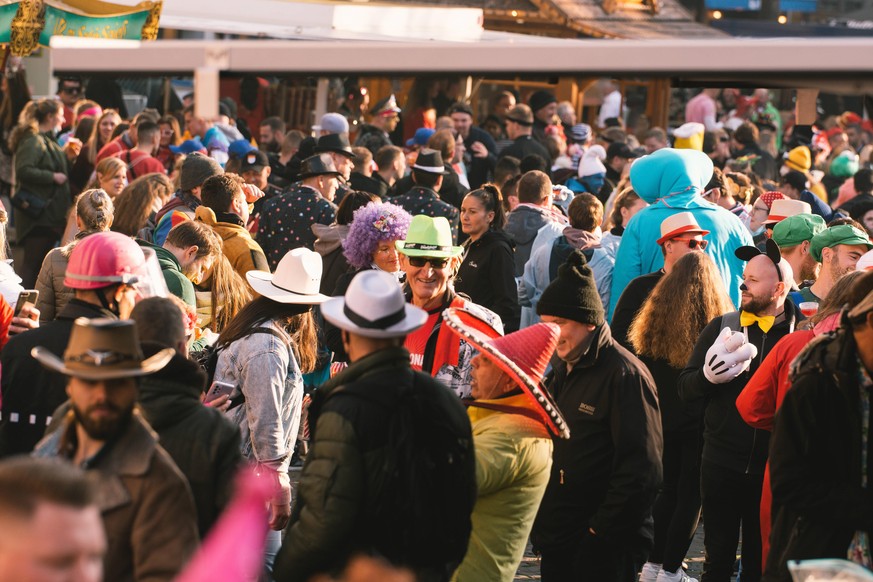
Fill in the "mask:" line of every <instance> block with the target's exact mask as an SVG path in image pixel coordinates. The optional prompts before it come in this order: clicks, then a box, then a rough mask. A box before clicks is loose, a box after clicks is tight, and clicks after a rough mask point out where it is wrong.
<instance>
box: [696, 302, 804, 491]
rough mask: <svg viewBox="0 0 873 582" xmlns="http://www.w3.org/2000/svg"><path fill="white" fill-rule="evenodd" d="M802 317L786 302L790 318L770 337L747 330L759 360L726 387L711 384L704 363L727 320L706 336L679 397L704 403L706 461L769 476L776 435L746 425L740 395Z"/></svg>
mask: <svg viewBox="0 0 873 582" xmlns="http://www.w3.org/2000/svg"><path fill="white" fill-rule="evenodd" d="M728 315H730V314H728ZM799 315H800V314H799V312H798V311H797V308H796V307H795V306H794V303H792V302H791V301H786V302H785V318H784V319H783V320H782V321H781V322H779V323H777V324H775V325H774V326H773V327H772V328H771V329H770V331H769V332H768V333H764V332H763V331H761V328H760V327H758V326H757V325H753V326H751V327H748V328H746V329H747V330H748V339H749V342H751V343H753V344H755V346H757V348H758V356H757V357H756V358H755V359H754V360H753V361H752V364H751V365H750V366H749V369H748V370H746V371H745V372H743V373H742V374H740V375H739V376H737V377H736V378H734V379H733V380H732V381H730V382H727V383H725V384H712V383H710V382H709V380H707V379H706V376H704V375H703V364H704V361H705V360H706V352H707V351H708V350H709V348H710V347H712V344H713V343H715V340H716V338H718V335H719V333H721V330H722V329H723V328H725V327H728V326H726V325H724V323H723V321H722V318H721V317H716V318H715V319H713V320H712V321H710V322H709V324H707V326H706V327H705V328H703V331H702V332H700V337H699V338H698V339H697V343H696V344H695V345H694V352H692V354H691V358H690V359H689V360H688V365H687V366H685V369H684V370H682V373H681V374H680V375H679V397H680V398H682V400H683V401H685V402H686V403H689V404H691V403H694V401H696V400H703V407H704V424H703V427H704V428H703V460H704V461H707V462H710V463H713V464H716V465H719V466H721V467H725V468H727V469H730V470H732V471H736V472H738V473H748V474H752V475H763V474H764V465H766V463H767V447H768V445H769V441H770V433H769V431H766V430H759V429H754V428H752V427H750V426H749V425H748V424H746V423H745V421H744V420H743V419H742V417H741V416H740V413H739V411H737V396H739V395H740V392H742V390H743V388H744V387H745V386H746V383H747V382H748V381H749V378H751V377H752V375H753V374H754V373H755V371H756V370H757V369H758V366H759V365H761V362H763V361H764V358H766V357H767V354H768V353H769V352H770V349H771V348H773V346H775V345H776V342H778V341H779V340H780V339H782V337H784V336H786V335H788V334H789V333H791V332H793V331H794V328H795V325H796V323H797V322H798V321H799V319H798V316H799ZM725 317H726V316H725ZM736 331H740V330H736Z"/></svg>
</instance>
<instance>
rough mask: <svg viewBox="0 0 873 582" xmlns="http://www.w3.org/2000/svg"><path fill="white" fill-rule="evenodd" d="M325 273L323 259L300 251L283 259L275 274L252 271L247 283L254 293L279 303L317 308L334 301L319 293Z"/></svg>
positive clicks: (313, 252)
mask: <svg viewBox="0 0 873 582" xmlns="http://www.w3.org/2000/svg"><path fill="white" fill-rule="evenodd" d="M321 269H322V266H321V255H319V254H318V253H316V252H315V251H310V250H309V249H307V248H305V247H299V248H296V249H293V250H291V251H288V253H287V254H286V255H285V256H284V257H282V260H281V261H279V264H278V265H277V266H276V272H275V273H273V274H270V273H268V272H267V271H249V272H248V273H246V279H247V280H248V282H249V285H251V286H252V289H254V290H255V291H257V292H258V293H259V294H261V295H263V296H264V297H266V298H268V299H272V300H273V301H276V302H278V303H299V304H304V305H316V304H319V303H324V302H325V301H327V300H328V299H330V297H328V296H327V295H322V294H321V293H319V292H318V287H319V285H320V284H321Z"/></svg>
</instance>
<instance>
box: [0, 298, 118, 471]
mask: <svg viewBox="0 0 873 582" xmlns="http://www.w3.org/2000/svg"><path fill="white" fill-rule="evenodd" d="M79 317H86V318H88V319H95V318H98V317H109V318H112V319H115V315H114V314H113V313H112V312H110V311H107V310H105V309H103V308H101V307H100V306H99V305H94V304H92V303H87V302H85V301H82V300H81V299H76V298H73V299H70V302H69V303H67V305H66V306H65V307H64V308H63V309H61V312H60V313H58V317H57V319H55V320H54V321H50V322H49V323H47V324H45V325H43V326H41V327H39V328H37V329H33V330H30V331H26V332H24V333H21V334H18V335H15V336H12V337H11V338H9V343H7V344H6V346H5V347H4V348H3V352H2V354H0V365H2V370H3V373H2V381H0V386H2V390H3V408H2V411H3V418H2V419H0V457H8V456H10V455H16V454H22V453H29V452H30V451H32V450H33V447H35V446H36V443H38V442H39V440H40V439H41V438H42V437H43V435H44V434H45V430H46V427H47V426H48V424H49V421H50V420H51V416H52V414H53V413H54V411H55V409H56V408H57V407H58V406H60V405H61V404H63V403H64V402H65V401H66V400H67V392H66V388H67V379H66V377H64V376H63V375H61V374H58V373H57V372H53V371H51V370H49V369H48V368H45V367H43V366H42V364H40V363H39V362H38V361H36V360H35V359H34V358H33V357H31V355H30V351H31V350H32V349H33V348H35V347H36V346H43V347H45V348H47V349H48V350H49V351H51V353H53V354H55V355H56V356H58V357H59V358H61V357H63V355H64V350H65V349H67V343H68V342H69V340H70V333H71V332H72V330H73V322H74V321H75V320H76V319H78V318H79Z"/></svg>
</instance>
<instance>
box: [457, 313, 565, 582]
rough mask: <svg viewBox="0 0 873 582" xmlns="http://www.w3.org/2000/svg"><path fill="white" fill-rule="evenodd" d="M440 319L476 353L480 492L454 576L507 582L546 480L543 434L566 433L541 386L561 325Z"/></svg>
mask: <svg viewBox="0 0 873 582" xmlns="http://www.w3.org/2000/svg"><path fill="white" fill-rule="evenodd" d="M445 322H446V324H447V325H448V326H449V327H450V328H451V329H452V331H454V332H455V333H456V334H458V335H459V336H461V337H464V338H466V339H467V340H468V341H469V342H470V343H472V344H473V345H474V346H475V347H476V348H477V349H478V350H479V355H477V356H476V357H475V358H473V362H472V364H473V373H472V382H471V391H472V396H473V401H472V402H470V403H469V405H468V406H469V408H468V409H467V415H468V416H469V417H470V421H471V422H472V425H473V443H474V445H475V450H476V484H477V486H478V497H477V500H476V506H475V507H474V508H473V535H472V536H471V538H470V547H469V548H468V549H467V555H466V556H464V561H463V562H461V565H460V567H459V568H458V571H457V573H456V575H455V579H456V580H462V581H463V580H493V581H495V582H497V581H504V582H511V581H512V580H513V579H514V578H515V572H516V570H517V569H518V564H519V563H520V562H521V557H522V555H523V554H524V548H525V546H526V545H527V538H528V536H529V535H530V530H531V527H532V526H533V520H534V518H535V517H536V513H537V508H538V507H539V505H540V500H541V499H542V496H543V493H544V492H545V490H546V485H547V484H548V482H549V469H550V468H551V466H552V440H551V437H550V436H549V431H552V432H553V433H554V434H555V435H556V436H557V437H559V438H567V437H568V436H569V434H570V433H569V430H568V429H567V425H566V423H565V422H564V417H563V416H561V413H560V412H559V411H558V409H557V407H556V406H555V404H554V402H553V401H552V399H551V397H550V396H549V394H548V392H546V391H545V389H543V388H542V387H541V386H540V382H541V381H542V377H543V375H544V373H545V369H546V366H547V365H548V363H549V358H551V356H552V353H553V352H554V351H555V346H556V345H557V343H558V334H559V332H560V328H559V327H558V326H557V325H555V324H553V323H537V324H534V325H532V326H530V327H527V328H525V329H523V330H520V331H517V332H515V333H512V334H509V335H508V336H505V337H499V336H497V334H496V333H495V332H494V331H493V330H492V329H491V328H490V326H488V324H487V323H485V322H484V321H481V320H480V319H478V318H477V317H476V316H474V315H472V314H471V313H470V312H468V311H465V310H463V309H455V308H450V309H448V310H447V313H446V316H445ZM495 336H496V337H495Z"/></svg>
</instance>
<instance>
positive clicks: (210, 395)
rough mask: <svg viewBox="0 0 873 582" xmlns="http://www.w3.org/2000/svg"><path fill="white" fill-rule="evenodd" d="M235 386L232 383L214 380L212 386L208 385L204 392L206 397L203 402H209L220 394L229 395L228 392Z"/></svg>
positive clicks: (220, 395)
mask: <svg viewBox="0 0 873 582" xmlns="http://www.w3.org/2000/svg"><path fill="white" fill-rule="evenodd" d="M234 388H235V386H234V385H233V384H228V383H227V382H219V381H217V380H216V381H215V382H213V383H212V386H210V387H209V390H208V391H207V392H206V398H204V399H203V404H209V403H210V402H212V401H213V400H215V399H216V398H220V397H222V396H230V393H231V392H233V389H234Z"/></svg>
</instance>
